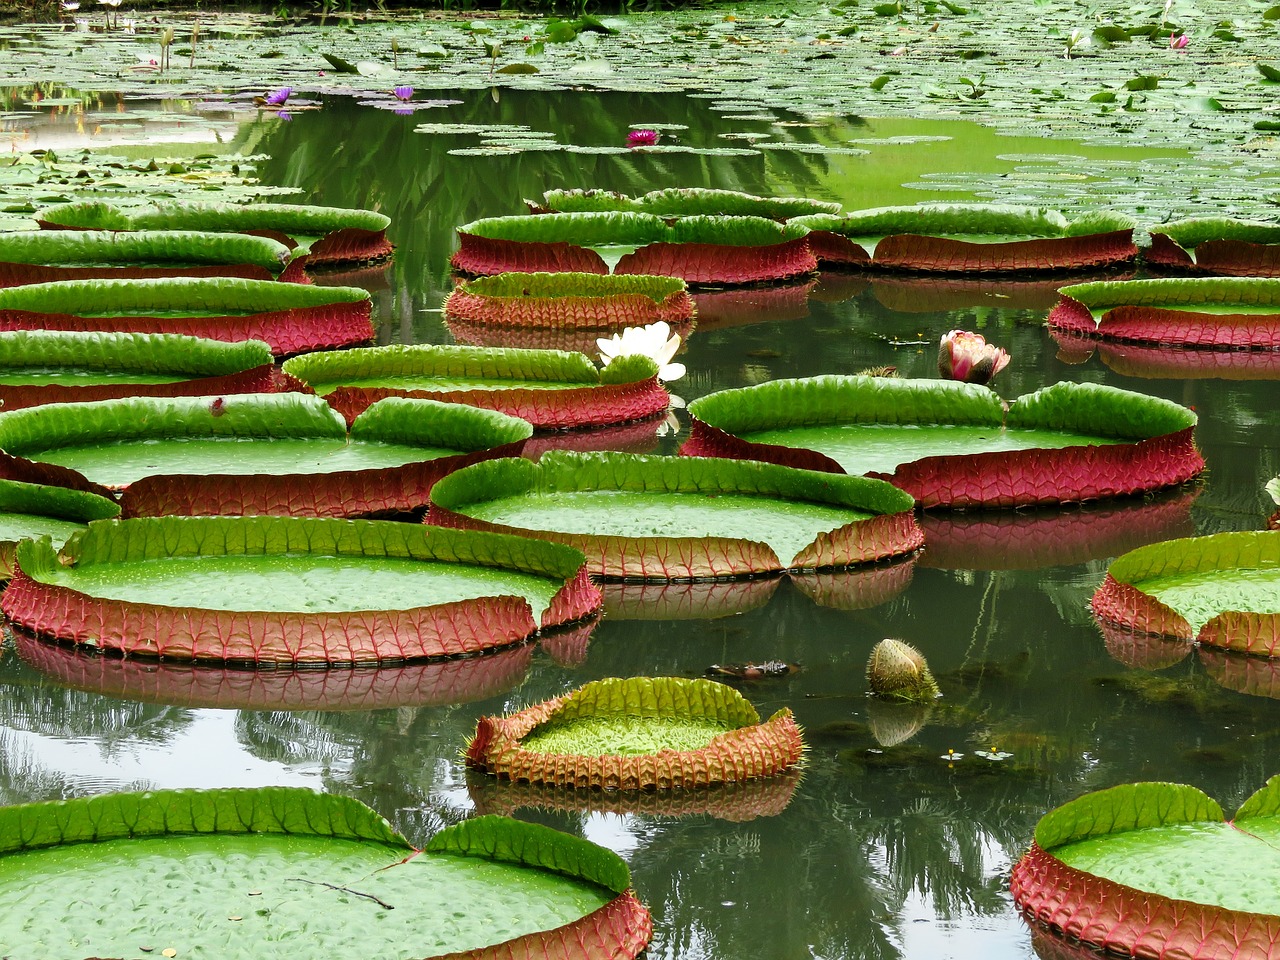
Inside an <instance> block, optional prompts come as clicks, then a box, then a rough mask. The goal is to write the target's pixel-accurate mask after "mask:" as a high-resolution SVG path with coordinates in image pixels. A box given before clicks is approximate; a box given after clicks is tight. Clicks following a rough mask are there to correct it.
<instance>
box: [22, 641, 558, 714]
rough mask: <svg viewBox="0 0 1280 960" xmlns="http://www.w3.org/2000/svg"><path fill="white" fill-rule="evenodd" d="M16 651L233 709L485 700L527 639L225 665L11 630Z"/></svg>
mask: <svg viewBox="0 0 1280 960" xmlns="http://www.w3.org/2000/svg"><path fill="white" fill-rule="evenodd" d="M15 637H16V641H17V650H18V655H19V656H20V657H22V659H23V660H24V661H25V662H26V663H28V664H30V665H31V666H32V667H35V668H36V669H37V670H40V671H41V672H43V673H45V674H47V675H48V676H51V677H53V678H54V679H55V680H57V681H58V682H59V683H61V684H63V685H64V686H68V687H73V688H75V689H77V690H89V691H91V692H93V693H101V694H105V695H106V696H109V697H117V698H120V699H124V700H137V701H142V702H144V703H164V704H170V705H173V706H178V707H191V708H199V707H212V708H216V709H223V710H226V709H233V710H385V709H388V708H391V707H402V706H413V707H419V706H446V705H450V704H457V703H468V702H470V701H473V700H485V699H488V698H489V697H493V696H497V695H499V694H501V693H505V692H506V691H508V690H510V689H511V688H513V687H514V686H516V684H518V683H519V682H520V681H521V680H522V679H523V678H524V676H525V674H526V673H527V672H528V670H529V665H530V663H531V662H532V660H533V650H534V645H533V644H522V645H520V646H517V647H512V648H510V649H507V650H502V651H499V652H497V653H491V654H486V655H484V656H478V657H461V658H457V659H453V660H438V661H431V662H426V663H411V664H403V665H398V666H397V665H386V666H379V667H334V668H332V669H327V670H326V669H317V668H316V667H307V668H305V669H300V670H289V669H283V668H282V669H277V670H246V669H243V668H240V669H234V668H233V669H227V668H225V667H220V666H210V665H202V664H193V663H173V662H169V661H162V662H159V663H157V662H155V661H152V660H134V659H131V658H125V657H109V656H102V655H100V654H96V653H87V652H85V651H83V650H79V649H76V648H72V647H65V646H60V645H58V644H55V643H47V642H45V641H43V640H38V639H36V638H35V637H32V636H30V635H29V634H27V633H25V632H22V631H15Z"/></svg>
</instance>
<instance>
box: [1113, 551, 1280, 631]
mask: <svg viewBox="0 0 1280 960" xmlns="http://www.w3.org/2000/svg"><path fill="white" fill-rule="evenodd" d="M1092 606H1093V612H1094V614H1095V615H1096V616H1098V617H1100V618H1102V619H1103V620H1109V621H1111V622H1113V623H1118V624H1120V625H1122V626H1126V627H1129V628H1130V629H1134V630H1144V631H1146V632H1148V633H1155V634H1160V635H1163V636H1170V637H1175V638H1178V639H1182V640H1196V641H1198V642H1199V643H1202V644H1205V645H1207V646H1211V647H1222V648H1224V649H1227V650H1239V651H1242V652H1245V653H1256V654H1261V655H1263V656H1269V657H1273V656H1278V655H1280V531H1243V532H1235V533H1218V534H1214V535H1212V536H1208V537H1191V538H1189V539H1185V540H1170V541H1167V542H1165V543H1157V544H1152V545H1150V546H1146V547H1140V548H1139V549H1137V550H1132V551H1130V552H1129V553H1126V554H1125V555H1124V556H1122V557H1120V558H1119V559H1117V560H1116V561H1115V562H1114V563H1112V564H1111V566H1110V567H1109V568H1108V569H1107V578H1106V580H1105V582H1104V583H1103V584H1102V586H1101V587H1099V588H1098V590H1097V592H1096V593H1095V594H1094V595H1093V603H1092Z"/></svg>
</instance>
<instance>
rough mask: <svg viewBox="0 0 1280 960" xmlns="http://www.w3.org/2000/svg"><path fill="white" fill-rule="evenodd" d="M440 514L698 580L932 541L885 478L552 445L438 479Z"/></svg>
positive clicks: (435, 505) (835, 563)
mask: <svg viewBox="0 0 1280 960" xmlns="http://www.w3.org/2000/svg"><path fill="white" fill-rule="evenodd" d="M427 519H428V521H429V522H432V523H441V524H446V525H457V526H463V527H475V528H480V529H489V530H501V531H504V532H509V533H518V534H521V535H524V536H533V537H540V538H545V539H549V540H555V541H557V542H560V543H568V544H572V545H573V546H575V547H577V548H578V549H580V550H582V551H583V552H584V553H585V554H587V557H588V558H589V559H588V564H589V567H590V569H591V571H592V573H594V574H596V575H598V576H603V577H608V578H620V579H638V580H698V579H713V578H724V577H743V576H759V575H765V574H778V573H781V572H783V571H788V570H814V569H820V568H829V567H848V566H854V565H857V564H862V563H870V562H873V561H877V560H883V559H887V558H890V557H897V556H905V555H907V554H910V553H913V552H914V551H915V550H917V549H918V548H919V547H920V546H921V544H922V543H923V538H922V536H921V534H920V530H919V527H917V526H916V524H915V520H914V518H913V516H912V500H911V498H910V497H909V496H907V495H906V494H904V493H903V492H902V491H901V490H897V489H895V488H893V487H891V486H890V485H888V484H886V483H881V482H879V481H874V480H867V479H865V478H860V477H846V478H839V479H838V478H836V477H833V476H830V475H828V474H821V473H816V472H813V471H803V470H792V469H790V468H787V467H778V466H775V465H773V464H762V463H751V462H734V461H729V460H696V459H690V458H678V457H646V456H633V455H630V454H608V453H600V454H575V453H569V452H563V453H561V452H549V453H547V454H544V455H543V457H542V459H541V460H540V461H539V462H538V463H536V464H535V463H531V462H529V461H528V460H519V459H507V460H501V461H499V460H494V461H491V465H489V466H485V465H483V464H476V465H475V468H469V469H468V470H467V472H465V473H463V472H462V471H459V473H458V474H457V475H456V477H455V478H454V479H452V480H450V481H449V482H447V483H446V482H444V481H442V482H441V483H439V484H437V485H436V488H435V490H434V491H433V494H432V503H431V507H430V510H429V511H428V515H427Z"/></svg>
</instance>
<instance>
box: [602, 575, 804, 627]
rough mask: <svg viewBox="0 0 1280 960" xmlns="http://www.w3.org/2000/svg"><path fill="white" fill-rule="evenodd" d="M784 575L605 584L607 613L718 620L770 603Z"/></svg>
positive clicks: (626, 616)
mask: <svg viewBox="0 0 1280 960" xmlns="http://www.w3.org/2000/svg"><path fill="white" fill-rule="evenodd" d="M781 582H782V578H781V577H759V578H756V579H753V580H700V581H696V582H693V583H689V582H685V583H619V582H616V581H615V582H613V583H604V584H602V585H601V587H600V590H601V593H602V594H603V595H604V614H605V616H606V617H607V618H608V619H610V620H714V619H716V618H717V617H727V616H730V615H732V614H737V613H745V612H746V611H748V610H754V609H756V608H757V607H762V606H764V605H765V604H766V603H768V602H769V598H770V597H772V596H773V594H774V591H776V590H777V589H778V584H780V583H781Z"/></svg>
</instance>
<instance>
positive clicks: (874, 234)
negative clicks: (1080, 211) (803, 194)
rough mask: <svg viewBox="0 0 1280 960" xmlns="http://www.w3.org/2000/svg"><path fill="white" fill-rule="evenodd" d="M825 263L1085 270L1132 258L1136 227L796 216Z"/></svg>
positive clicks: (942, 216) (923, 214)
mask: <svg viewBox="0 0 1280 960" xmlns="http://www.w3.org/2000/svg"><path fill="white" fill-rule="evenodd" d="M793 222H794V223H796V224H803V225H805V226H807V227H809V228H810V229H811V230H813V231H814V233H813V235H812V236H811V237H810V241H809V243H810V246H811V247H812V248H813V252H814V254H815V255H816V256H817V258H818V260H819V262H821V263H823V264H847V265H852V266H865V267H875V268H879V269H887V270H911V271H920V272H926V273H956V274H961V273H1028V272H1044V271H1053V270H1057V271H1065V270H1087V269H1097V268H1100V267H1107V266H1113V265H1116V264H1121V263H1128V262H1130V261H1132V260H1133V259H1135V258H1136V257H1137V255H1138V248H1137V247H1136V246H1134V243H1133V227H1134V222H1133V220H1132V219H1131V218H1129V217H1125V216H1122V215H1119V214H1113V213H1108V212H1105V211H1099V212H1094V213H1089V214H1085V215H1084V216H1082V217H1080V218H1078V219H1076V220H1074V221H1068V220H1067V219H1066V218H1065V217H1064V216H1063V215H1062V214H1061V213H1059V212H1058V211H1056V210H1045V209H1043V208H1040V207H1015V206H1004V205H1000V204H981V203H973V204H920V205H919V206H911V207H880V208H877V209H871V210H860V211H856V212H854V213H850V214H848V215H846V216H843V217H840V216H833V215H830V214H817V215H814V216H808V217H798V218H796V220H795V221H793Z"/></svg>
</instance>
